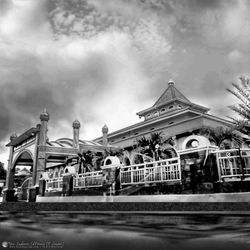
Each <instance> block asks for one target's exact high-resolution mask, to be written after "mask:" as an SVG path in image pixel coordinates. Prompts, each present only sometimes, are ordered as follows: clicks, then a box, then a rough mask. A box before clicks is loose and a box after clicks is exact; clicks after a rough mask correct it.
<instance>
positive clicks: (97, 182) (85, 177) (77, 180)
mask: <svg viewBox="0 0 250 250" xmlns="http://www.w3.org/2000/svg"><path fill="white" fill-rule="evenodd" d="M102 180H103V174H102V171H94V172H87V173H83V174H78V175H76V176H75V177H74V182H73V188H76V189H80V188H91V187H101V186H102Z"/></svg>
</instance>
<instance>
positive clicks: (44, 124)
mask: <svg viewBox="0 0 250 250" xmlns="http://www.w3.org/2000/svg"><path fill="white" fill-rule="evenodd" d="M40 120H41V127H40V138H39V145H42V146H45V145H46V141H47V132H48V121H49V114H48V112H47V111H46V109H44V111H43V112H42V113H41V115H40Z"/></svg>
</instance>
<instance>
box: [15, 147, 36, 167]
mask: <svg viewBox="0 0 250 250" xmlns="http://www.w3.org/2000/svg"><path fill="white" fill-rule="evenodd" d="M24 153H28V154H29V156H30V158H31V160H32V162H33V161H34V156H33V154H32V152H31V151H30V150H29V149H23V150H22V151H20V152H19V153H18V154H17V156H16V157H15V159H14V161H13V163H12V168H15V167H16V164H17V161H18V159H19V158H20V157H21V156H22V155H23V154H24Z"/></svg>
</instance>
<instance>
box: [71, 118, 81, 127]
mask: <svg viewBox="0 0 250 250" xmlns="http://www.w3.org/2000/svg"><path fill="white" fill-rule="evenodd" d="M80 126H81V124H80V122H79V121H78V120H75V121H74V122H73V128H80Z"/></svg>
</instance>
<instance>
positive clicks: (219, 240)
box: [0, 212, 250, 250]
mask: <svg viewBox="0 0 250 250" xmlns="http://www.w3.org/2000/svg"><path fill="white" fill-rule="evenodd" d="M0 242H1V243H0V245H1V247H2V248H7V249H8V248H15V249H18V248H20V249H43V248H47V249H48V248H53V249H110V250H111V249H119V250H123V249H124V250H125V249H126V250H132V249H161V250H163V249H203V250H205V249H223V248H225V249H236V248H239V249H241V250H244V249H250V216H226V215H164V214H158V215H149V214H146V213H145V214H132V213H131V214H128V213H127V214H115V213H114V214H105V213H103V214H102V213H99V214H91V213H89V214H86V213H69V214H68V213H67V212H65V213H53V212H39V213H21V212H20V213H11V212H0Z"/></svg>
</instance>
